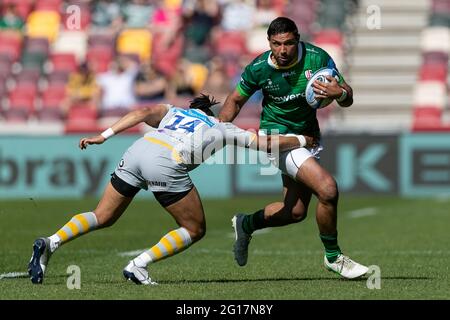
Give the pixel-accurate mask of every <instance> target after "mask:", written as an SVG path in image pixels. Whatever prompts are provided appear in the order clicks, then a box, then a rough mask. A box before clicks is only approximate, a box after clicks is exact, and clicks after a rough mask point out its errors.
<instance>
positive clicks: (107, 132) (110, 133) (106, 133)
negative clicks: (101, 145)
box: [100, 128, 115, 140]
mask: <svg viewBox="0 0 450 320" xmlns="http://www.w3.org/2000/svg"><path fill="white" fill-rule="evenodd" d="M100 135H101V136H102V137H103V138H105V140H108V138H110V137H112V136H113V135H115V133H114V131H113V129H111V128H108V129H106V130H105V131H103V132H102V133H101V134H100Z"/></svg>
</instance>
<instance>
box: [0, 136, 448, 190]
mask: <svg viewBox="0 0 450 320" xmlns="http://www.w3.org/2000/svg"><path fill="white" fill-rule="evenodd" d="M79 138H80V137H79V136H65V137H18V136H17V137H2V138H1V139H0V197H1V198H26V197H29V198H34V197H41V198H63V197H68V198H81V197H85V196H99V195H100V194H101V192H102V191H103V188H104V186H105V184H106V183H107V182H108V180H109V178H110V173H111V172H112V171H113V170H114V168H115V166H116V164H117V163H118V162H119V161H120V157H121V155H122V154H123V152H124V151H125V150H126V149H127V148H128V146H129V145H130V144H131V143H132V142H133V141H134V140H135V139H136V137H135V136H117V137H114V139H111V140H110V141H108V142H107V143H106V144H104V145H102V146H101V147H96V146H93V147H91V148H88V150H85V151H81V150H79V149H78V147H77V145H78V140H79ZM323 141H324V146H325V150H324V151H323V152H322V156H321V162H322V164H323V165H324V166H325V167H326V168H327V169H328V170H329V171H330V172H331V173H332V174H333V175H334V176H335V177H336V179H337V181H338V184H339V188H340V191H341V192H346V193H358V194H370V193H382V194H399V195H404V196H420V195H448V194H450V139H449V136H448V135H446V134H433V135H431V134H421V135H418V134H416V135H401V136H397V135H377V136H374V135H333V136H331V135H330V136H325V137H324V139H323ZM229 149H230V148H227V149H226V150H227V151H226V152H225V153H226V154H227V156H226V157H228V158H227V160H225V161H217V160H214V159H221V158H222V157H224V154H223V153H222V152H219V153H218V154H217V155H216V156H215V158H214V159H212V161H210V160H211V159H210V160H208V161H207V163H206V164H203V165H201V166H200V167H199V168H197V169H196V170H194V171H193V172H192V173H191V177H192V180H193V181H194V183H195V184H196V186H197V188H198V189H199V191H200V194H201V195H202V197H206V198H226V197H230V196H234V195H244V194H278V193H279V192H280V191H281V190H280V189H281V184H280V179H281V177H280V173H279V172H277V171H276V170H275V168H274V167H273V166H272V165H270V164H269V161H268V159H267V156H266V155H265V154H262V153H261V152H260V153H259V154H258V155H257V156H256V157H255V156H254V155H252V152H253V151H252V152H250V153H249V152H248V151H244V150H242V149H239V150H237V151H235V152H234V153H233V154H232V156H231V158H230V157H229V156H228V152H229V151H230V150H229ZM230 159H231V161H230ZM243 159H244V160H243ZM248 159H252V160H248ZM255 159H257V162H255ZM236 162H238V163H239V165H234V164H232V163H236ZM139 196H141V197H143V196H144V197H145V196H147V197H148V193H146V192H141V193H140V195H139Z"/></svg>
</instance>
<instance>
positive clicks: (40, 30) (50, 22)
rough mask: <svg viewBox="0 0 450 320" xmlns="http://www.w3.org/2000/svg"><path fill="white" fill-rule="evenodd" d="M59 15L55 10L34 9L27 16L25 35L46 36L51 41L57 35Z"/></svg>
mask: <svg viewBox="0 0 450 320" xmlns="http://www.w3.org/2000/svg"><path fill="white" fill-rule="evenodd" d="M60 21H61V17H60V15H59V12H57V11H47V10H36V11H33V12H31V13H30V15H29V16H28V18H27V24H26V26H27V35H28V36H29V37H34V38H47V39H48V41H49V42H50V43H52V42H53V41H54V40H55V39H56V37H57V36H58V31H59V26H60Z"/></svg>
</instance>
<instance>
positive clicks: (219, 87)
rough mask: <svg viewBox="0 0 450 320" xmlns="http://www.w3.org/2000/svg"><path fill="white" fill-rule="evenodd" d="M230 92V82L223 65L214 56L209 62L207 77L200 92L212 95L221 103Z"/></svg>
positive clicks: (220, 60) (221, 60)
mask: <svg viewBox="0 0 450 320" xmlns="http://www.w3.org/2000/svg"><path fill="white" fill-rule="evenodd" d="M230 90H231V80H230V79H229V78H228V76H227V72H226V69H225V63H224V61H223V59H222V58H221V57H220V56H216V57H214V58H213V59H211V61H210V62H209V75H208V79H207V80H206V83H205V86H204V87H203V90H202V92H204V93H206V94H210V95H213V96H214V97H215V98H216V100H217V101H220V102H221V103H223V102H225V99H226V97H227V95H228V93H229V92H230Z"/></svg>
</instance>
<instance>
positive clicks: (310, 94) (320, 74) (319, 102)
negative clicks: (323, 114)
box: [305, 67, 339, 109]
mask: <svg viewBox="0 0 450 320" xmlns="http://www.w3.org/2000/svg"><path fill="white" fill-rule="evenodd" d="M327 76H332V77H334V78H335V79H336V80H337V81H339V73H338V72H337V71H336V69H331V68H326V67H325V68H322V69H319V70H317V71H316V72H315V73H314V74H313V76H312V77H311V79H309V81H308V83H307V84H306V90H305V97H306V102H308V104H309V105H310V106H311V108H313V109H321V108H325V107H326V106H328V105H329V104H330V103H331V102H333V99H332V98H316V93H315V92H314V87H313V85H312V84H313V83H314V81H316V80H319V81H321V82H324V83H330V81H329V80H328V79H327V78H326V77H327Z"/></svg>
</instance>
